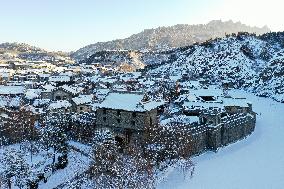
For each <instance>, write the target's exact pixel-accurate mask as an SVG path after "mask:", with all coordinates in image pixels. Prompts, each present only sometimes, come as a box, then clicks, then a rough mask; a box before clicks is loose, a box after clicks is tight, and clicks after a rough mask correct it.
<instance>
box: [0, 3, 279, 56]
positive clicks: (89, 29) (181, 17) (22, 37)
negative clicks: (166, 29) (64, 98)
mask: <svg viewBox="0 0 284 189" xmlns="http://www.w3.org/2000/svg"><path fill="white" fill-rule="evenodd" d="M283 4H284V3H282V2H281V1H280V0H270V1H262V2H258V1H256V0H251V1H245V0H239V1H237V2H236V1H233V0H227V1H225V0H213V1H209V0H201V1H198V2H196V1H194V0H177V1H175V2H172V1H167V0H164V1H163V0H156V1H151V0H141V1H136V2H134V1H133V0H132V1H131V0H123V1H119V2H118V1H115V0H108V1H99V0H94V1H92V0H85V1H75V0H69V1H68V0H61V1H56V0H49V1H45V2H39V1H37V0H27V1H20V0H10V1H2V2H1V8H0V10H1V11H0V16H1V18H3V19H2V20H3V21H2V27H1V30H0V43H4V42H18V43H27V44H30V45H33V46H37V47H40V48H43V49H46V50H49V51H65V52H70V51H75V50H78V49H79V48H82V47H83V46H86V45H89V44H93V43H96V42H105V41H111V40H115V39H122V38H126V37H129V36H131V35H132V34H136V33H139V32H141V31H143V30H144V29H151V28H157V27H163V26H173V25H177V24H189V25H192V24H206V23H208V22H210V21H211V20H222V21H228V20H232V21H233V22H238V21H240V22H241V23H242V24H246V25H249V26H256V27H263V26H265V25H267V26H268V27H269V28H270V30H271V31H284V25H283V24H282V21H281V18H283V16H284V12H281V7H282V6H281V5H283Z"/></svg>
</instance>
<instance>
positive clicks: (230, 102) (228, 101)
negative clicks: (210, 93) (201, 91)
mask: <svg viewBox="0 0 284 189" xmlns="http://www.w3.org/2000/svg"><path fill="white" fill-rule="evenodd" d="M249 103H250V102H249V101H247V100H246V99H235V98H223V104H224V106H239V107H249V106H248V104H249Z"/></svg>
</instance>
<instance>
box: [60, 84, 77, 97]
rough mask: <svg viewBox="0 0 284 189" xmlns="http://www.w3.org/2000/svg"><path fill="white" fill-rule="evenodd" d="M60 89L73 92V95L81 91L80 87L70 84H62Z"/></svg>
mask: <svg viewBox="0 0 284 189" xmlns="http://www.w3.org/2000/svg"><path fill="white" fill-rule="evenodd" d="M59 89H63V90H64V91H67V92H70V93H72V94H73V95H75V94H78V93H79V89H78V88H76V87H70V86H68V85H63V86H60V87H59Z"/></svg>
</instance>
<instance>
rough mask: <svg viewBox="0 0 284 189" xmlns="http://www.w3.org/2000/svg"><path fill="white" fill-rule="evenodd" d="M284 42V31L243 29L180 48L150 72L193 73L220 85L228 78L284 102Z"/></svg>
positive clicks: (239, 84) (238, 85) (196, 77)
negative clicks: (266, 31)
mask: <svg viewBox="0 0 284 189" xmlns="http://www.w3.org/2000/svg"><path fill="white" fill-rule="evenodd" d="M283 44H284V32H282V33H268V34H265V35H262V36H256V35H254V34H248V33H239V34H238V35H230V36H227V37H226V38H222V39H215V40H209V41H207V42H204V43H202V44H199V45H193V46H188V47H183V48H179V49H177V50H176V51H175V52H174V53H172V54H171V55H170V56H169V57H171V58H172V59H171V60H169V61H168V63H166V64H162V65H159V66H158V67H155V68H153V69H150V70H149V71H148V72H149V74H153V75H157V74H163V75H170V76H180V77H182V75H184V74H188V73H189V75H190V76H191V79H198V78H203V79H207V80H208V81H209V83H211V84H217V85H221V84H222V83H223V82H224V81H226V82H228V83H230V84H231V85H232V87H234V88H243V89H246V90H248V91H252V92H256V93H257V94H258V95H261V96H269V97H272V98H274V99H276V100H278V101H282V102H284V76H283V75H284V74H283V73H284V68H283V62H284V49H283V48H284V45H283ZM173 57H174V58H173ZM150 67H151V66H150Z"/></svg>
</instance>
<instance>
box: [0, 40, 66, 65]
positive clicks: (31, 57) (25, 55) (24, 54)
mask: <svg viewBox="0 0 284 189" xmlns="http://www.w3.org/2000/svg"><path fill="white" fill-rule="evenodd" d="M11 60H13V61H14V60H16V61H55V60H61V61H62V60H71V59H70V56H69V54H68V53H64V52H48V51H46V50H44V49H41V48H38V47H34V46H31V45H28V44H25V43H2V44H0V62H5V61H11Z"/></svg>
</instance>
